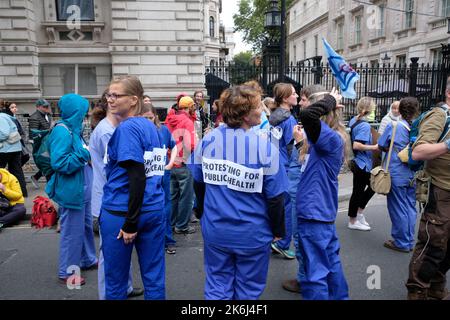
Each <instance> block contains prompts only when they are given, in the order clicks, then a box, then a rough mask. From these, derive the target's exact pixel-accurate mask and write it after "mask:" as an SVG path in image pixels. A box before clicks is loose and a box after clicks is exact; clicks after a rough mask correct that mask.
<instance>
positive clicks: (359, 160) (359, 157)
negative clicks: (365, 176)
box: [348, 117, 372, 172]
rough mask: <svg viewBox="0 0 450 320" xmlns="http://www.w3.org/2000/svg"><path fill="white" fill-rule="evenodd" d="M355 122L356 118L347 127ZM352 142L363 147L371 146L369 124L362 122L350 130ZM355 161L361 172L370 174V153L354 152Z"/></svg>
mask: <svg viewBox="0 0 450 320" xmlns="http://www.w3.org/2000/svg"><path fill="white" fill-rule="evenodd" d="M355 122H356V117H354V118H353V119H352V120H350V122H349V124H348V126H349V127H351V126H352V125H353V124H354V123H355ZM352 141H353V142H354V141H361V142H362V143H364V144H365V145H371V144H372V133H371V132H370V124H369V123H368V122H367V121H363V122H362V123H360V124H358V125H357V126H356V127H355V128H353V130H352ZM355 161H356V164H357V165H358V167H359V168H360V169H361V170H364V171H366V172H370V170H372V151H355Z"/></svg>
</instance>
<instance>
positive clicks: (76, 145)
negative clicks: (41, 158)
mask: <svg viewBox="0 0 450 320" xmlns="http://www.w3.org/2000/svg"><path fill="white" fill-rule="evenodd" d="M58 107H59V109H60V111H61V121H58V122H57V124H56V125H55V127H54V128H53V129H52V131H51V132H50V137H49V141H48V142H49V152H50V162H51V166H52V169H53V170H54V173H53V175H52V177H51V178H50V181H49V182H48V184H47V186H46V188H45V192H46V193H47V194H48V196H49V197H50V198H51V199H52V200H53V201H55V202H56V203H57V204H58V205H59V217H60V224H61V236H60V249H59V271H58V277H59V280H60V281H61V282H63V283H67V284H68V285H69V284H71V285H74V284H75V285H83V284H84V283H85V280H84V278H82V277H80V275H79V274H77V273H76V272H75V274H72V272H73V271H74V266H78V267H79V268H80V269H81V270H83V269H91V268H95V267H96V265H97V262H98V260H97V257H96V252H95V243H94V233H93V230H92V215H91V188H92V167H91V165H90V154H89V150H88V147H87V146H86V143H85V142H84V140H83V138H82V132H83V130H82V129H83V128H82V123H83V119H84V116H85V115H86V113H87V111H88V108H89V102H88V101H87V100H86V99H85V98H83V97H81V96H79V95H77V94H66V95H64V96H62V97H61V99H60V100H59V101H58Z"/></svg>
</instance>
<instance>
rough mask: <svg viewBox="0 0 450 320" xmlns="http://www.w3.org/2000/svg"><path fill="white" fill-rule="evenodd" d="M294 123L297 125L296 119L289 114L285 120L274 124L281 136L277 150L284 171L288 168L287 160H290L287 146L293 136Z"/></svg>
mask: <svg viewBox="0 0 450 320" xmlns="http://www.w3.org/2000/svg"><path fill="white" fill-rule="evenodd" d="M296 125H297V121H296V120H295V118H294V117H293V116H292V115H291V116H290V117H289V118H287V119H286V120H284V121H283V122H281V123H280V124H278V125H276V126H275V128H276V129H278V130H279V132H280V133H281V138H280V139H279V150H280V157H281V163H282V164H283V166H284V168H285V170H286V171H287V170H288V167H289V160H290V155H289V153H288V147H287V146H288V144H289V143H290V142H291V141H292V139H293V138H294V135H293V132H294V127H295V126H296ZM272 136H273V135H272ZM292 148H295V147H294V146H293V145H292Z"/></svg>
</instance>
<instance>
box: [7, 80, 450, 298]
mask: <svg viewBox="0 0 450 320" xmlns="http://www.w3.org/2000/svg"><path fill="white" fill-rule="evenodd" d="M341 99H342V97H341V95H340V94H339V92H338V91H337V90H335V89H333V90H331V92H328V91H326V90H325V88H323V87H322V86H320V85H314V86H309V87H305V88H303V89H302V90H301V91H300V92H299V93H297V92H296V90H295V88H294V87H293V86H292V85H291V84H288V83H278V84H276V85H275V87H274V88H273V97H265V98H264V93H263V91H262V89H261V87H260V86H259V85H258V83H256V82H254V81H250V82H246V83H244V84H242V85H237V86H234V87H231V88H229V89H226V90H225V91H224V92H222V94H221V96H220V99H218V100H216V101H214V103H213V104H212V105H211V110H206V108H205V100H204V94H203V92H202V91H201V90H198V91H195V92H194V94H193V95H192V97H191V96H190V95H189V94H188V93H185V92H183V93H180V94H179V95H178V96H177V97H176V103H175V104H174V105H173V106H172V107H171V108H170V109H169V110H168V113H167V117H166V119H165V121H164V123H161V121H160V119H159V116H158V112H157V110H156V108H155V107H154V106H153V105H152V102H151V98H150V97H149V96H146V95H144V90H143V87H142V85H141V83H140V81H139V79H138V78H136V77H133V76H123V77H120V78H117V79H114V80H113V81H112V82H111V83H110V85H109V86H108V88H107V89H106V90H105V92H104V93H103V96H102V99H101V101H99V102H98V103H97V104H96V105H95V107H94V109H93V111H92V112H91V114H90V116H91V117H90V118H91V122H90V123H91V128H92V130H93V131H92V133H91V136H90V140H89V143H88V142H87V141H85V140H84V138H83V132H82V131H83V121H84V119H85V117H86V115H87V113H88V109H89V103H88V101H87V100H86V99H85V98H83V97H81V96H79V95H77V94H67V95H64V96H63V97H61V99H60V100H59V101H58V108H59V111H60V114H61V119H60V120H58V121H56V122H54V121H53V119H52V117H51V110H50V107H49V106H50V105H49V103H48V102H47V101H46V100H39V101H37V103H36V108H37V110H36V112H35V113H34V114H32V115H31V116H30V118H29V128H30V137H33V136H32V133H33V132H35V131H36V130H37V131H39V130H47V129H50V128H52V130H51V132H50V137H49V153H50V161H51V167H52V169H53V174H50V175H47V176H46V177H45V178H46V180H47V185H46V188H45V191H46V193H47V194H48V196H49V197H50V198H51V199H52V200H53V201H54V202H55V203H57V204H58V207H59V223H60V228H61V233H60V250H59V269H58V278H59V280H60V281H61V282H62V283H66V284H67V283H72V284H79V285H83V284H84V283H85V279H84V278H83V277H82V276H80V275H78V274H72V271H71V269H70V266H74V265H75V266H79V267H80V268H81V270H92V269H98V292H99V298H100V299H102V300H103V299H126V298H127V297H130V296H136V295H141V294H144V297H145V299H165V270H166V268H165V254H176V252H177V249H176V241H175V238H174V236H173V233H175V234H191V233H194V232H195V231H196V229H195V228H193V227H192V226H190V225H189V223H190V222H195V221H198V219H200V224H201V231H202V237H203V241H204V270H205V276H206V280H205V289H204V290H205V291H204V296H205V299H234V300H241V299H244V300H248V299H258V298H259V297H260V296H261V294H262V293H263V291H264V289H265V286H266V282H267V275H268V270H269V261H270V254H271V252H273V253H277V254H280V255H281V256H282V257H284V258H285V259H297V261H298V272H297V275H296V276H295V278H294V279H288V280H286V281H284V282H283V283H282V286H283V288H284V289H286V290H288V291H292V292H297V293H300V292H301V294H302V297H303V299H307V300H346V299H349V287H348V284H347V281H346V278H345V275H344V269H343V266H342V263H341V260H340V255H339V252H340V244H339V239H338V236H337V232H336V226H335V221H336V216H337V211H338V175H339V174H340V172H341V170H342V168H343V166H346V165H347V166H348V167H349V168H350V170H351V172H352V174H353V192H352V195H351V199H350V202H349V208H348V216H349V222H348V228H349V229H350V230H357V231H370V230H371V226H370V224H369V223H368V221H367V220H366V215H365V208H366V206H367V204H368V203H369V201H370V199H371V198H372V196H373V195H374V194H375V192H374V191H373V190H372V188H371V183H370V180H371V171H372V169H373V168H374V167H375V166H376V165H378V164H377V159H376V157H375V156H374V154H375V153H377V152H380V153H381V154H382V156H381V160H380V161H381V165H382V166H384V167H386V169H387V168H388V167H389V172H390V173H391V184H392V186H391V189H390V192H389V193H388V195H387V209H388V212H389V217H390V219H391V222H392V230H391V236H392V239H389V240H387V241H386V242H385V243H384V246H385V247H386V248H388V249H392V250H395V251H398V252H410V251H414V252H413V255H412V259H411V263H410V267H409V269H410V272H409V277H408V280H407V283H406V287H407V290H408V298H409V299H429V298H434V299H443V298H445V297H446V296H447V289H446V281H445V279H446V273H447V271H448V269H449V268H450V254H449V251H448V250H449V249H450V236H449V233H450V228H449V226H450V208H449V206H448V203H449V202H450V201H449V200H450V199H449V198H450V170H448V168H449V164H450V152H449V150H450V133H449V131H448V122H449V121H448V119H449V118H450V107H449V105H450V78H449V81H448V84H447V89H446V101H445V102H443V103H441V104H439V106H437V107H435V108H433V109H432V110H431V111H429V112H428V113H427V114H426V115H424V116H423V117H420V120H421V121H420V123H419V125H417V123H415V122H414V121H417V120H416V119H417V118H418V117H419V114H420V113H419V110H420V106H419V102H418V100H417V99H416V98H414V97H406V98H403V99H402V100H400V101H395V102H394V103H393V104H392V106H391V108H390V110H389V112H388V114H387V115H386V116H385V117H384V118H383V120H382V122H381V125H380V127H379V131H378V132H376V131H375V130H373V128H372V126H371V125H370V123H369V121H368V117H369V116H370V115H371V114H372V113H373V111H374V108H375V107H376V104H375V102H374V100H373V99H372V98H369V97H362V98H361V99H360V100H359V101H358V103H357V107H356V110H355V114H356V115H355V117H354V118H352V119H351V120H350V122H349V124H348V127H347V128H346V127H345V126H344V122H343V119H342V112H341V111H342V108H343V105H342V104H341ZM297 106H299V107H300V111H299V113H298V117H294V115H293V113H292V108H293V107H297ZM208 111H209V112H208ZM16 112H17V105H15V104H14V103H8V104H5V103H4V102H2V112H1V113H0V167H2V168H5V167H7V168H8V170H6V169H0V196H1V198H0V200H2V201H1V203H0V204H1V205H2V207H1V208H0V227H1V226H2V225H11V224H13V223H14V222H15V221H17V220H19V219H21V218H22V217H23V216H24V215H25V206H24V197H26V196H27V190H26V183H25V178H24V174H23V171H22V159H23V157H24V152H23V147H24V146H25V143H24V142H25V139H26V137H25V135H24V133H23V129H22V128H21V126H20V122H18V121H17V119H16V118H15V113H16ZM415 126H418V127H419V128H420V130H419V132H418V135H417V137H416V138H415V140H414V141H411V138H410V137H411V131H412V130H413V128H414V127H415ZM392 150H393V151H392ZM403 150H406V151H407V152H408V150H409V154H410V157H412V158H413V159H414V160H421V161H425V167H424V169H423V173H424V175H425V176H426V177H427V179H428V180H426V181H427V183H428V185H427V186H428V188H429V189H428V199H427V201H426V203H425V205H424V207H423V210H422V212H421V214H422V217H421V219H420V225H419V233H418V237H417V243H415V237H414V233H415V226H416V220H417V219H416V218H417V210H416V185H415V181H416V179H415V176H416V172H415V170H414V169H412V168H411V167H410V166H409V165H408V163H407V162H408V161H406V162H405V160H404V159H402V157H401V154H400V152H401V151H403ZM352 155H353V157H352ZM407 159H408V156H407ZM40 177H42V173H41V172H37V173H36V174H35V175H33V176H32V177H31V182H32V183H33V184H36V185H37V182H38V180H39V178H40ZM318 199H320V201H318ZM5 203H6V204H5ZM3 204H5V205H3ZM218 204H220V205H218ZM95 230H98V232H99V234H100V250H99V254H98V255H97V254H96V249H95V242H94V231H95ZM292 243H293V245H292ZM134 248H136V252H137V255H138V260H139V266H140V271H141V277H142V282H143V285H144V288H143V289H140V288H133V285H132V283H133V281H132V265H131V254H132V252H133V249H134ZM291 248H293V250H291Z"/></svg>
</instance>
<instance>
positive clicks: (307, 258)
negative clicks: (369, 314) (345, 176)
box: [294, 89, 348, 300]
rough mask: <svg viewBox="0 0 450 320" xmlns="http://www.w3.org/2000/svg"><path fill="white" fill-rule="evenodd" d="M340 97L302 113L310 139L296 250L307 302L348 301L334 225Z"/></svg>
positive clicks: (341, 141)
mask: <svg viewBox="0 0 450 320" xmlns="http://www.w3.org/2000/svg"><path fill="white" fill-rule="evenodd" d="M340 99H341V96H340V95H339V94H338V93H337V91H335V90H334V89H333V90H332V91H331V93H330V94H327V95H325V97H324V98H323V99H321V100H319V101H317V102H315V103H313V104H312V105H310V106H308V107H307V108H304V109H303V110H301V111H300V120H301V122H302V125H303V127H304V130H305V133H306V136H307V138H306V139H307V142H308V151H307V156H306V157H305V160H304V163H303V173H302V175H301V179H300V183H299V185H298V189H297V203H296V209H297V218H298V237H299V250H300V251H301V255H302V257H303V263H304V274H305V276H304V277H303V278H302V279H301V291H302V296H303V299H305V300H344V299H348V285H347V281H346V280H345V276H344V272H343V270H342V264H341V261H340V257H339V250H340V245H339V240H338V238H337V234H336V226H335V221H336V215H337V209H338V175H339V172H340V169H341V167H342V164H343V162H344V160H345V157H346V155H345V153H346V152H345V150H346V144H347V143H346V141H348V137H347V133H346V132H345V127H344V126H343V125H342V123H341V122H340V111H339V109H340V105H339V102H340ZM294 137H295V139H296V142H297V144H296V145H297V146H298V147H300V146H301V144H302V143H304V142H305V141H306V140H304V139H305V138H304V137H303V134H302V130H301V128H300V126H295V128H294ZM300 267H301V266H300Z"/></svg>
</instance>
